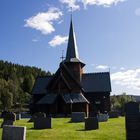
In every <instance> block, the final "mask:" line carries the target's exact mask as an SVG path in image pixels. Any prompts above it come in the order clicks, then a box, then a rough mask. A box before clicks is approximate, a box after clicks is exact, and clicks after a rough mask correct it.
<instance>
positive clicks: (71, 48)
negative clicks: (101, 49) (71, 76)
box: [63, 15, 85, 67]
mask: <svg viewBox="0 0 140 140" xmlns="http://www.w3.org/2000/svg"><path fill="white" fill-rule="evenodd" d="M63 62H72V63H74V62H75V63H80V64H81V66H82V67H84V66H85V64H84V63H83V62H82V61H80V59H79V54H78V48H77V44H76V38H75V32H74V27H73V23H72V15H71V22H70V30H69V39H68V46H67V53H66V58H65V60H64V61H63Z"/></svg>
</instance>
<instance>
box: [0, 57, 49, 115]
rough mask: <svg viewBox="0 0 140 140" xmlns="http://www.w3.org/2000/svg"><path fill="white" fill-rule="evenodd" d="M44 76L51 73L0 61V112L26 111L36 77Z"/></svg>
mask: <svg viewBox="0 0 140 140" xmlns="http://www.w3.org/2000/svg"><path fill="white" fill-rule="evenodd" d="M46 75H51V73H50V72H49V71H48V72H45V71H43V70H41V69H40V68H36V67H30V66H22V65H18V64H12V63H11V62H7V61H2V60H0V110H1V111H3V110H10V111H15V112H20V111H24V110H26V108H28V107H27V106H28V104H29V102H30V100H31V90H32V88H33V85H34V82H35V79H36V77H37V76H46Z"/></svg>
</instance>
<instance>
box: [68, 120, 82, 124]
mask: <svg viewBox="0 0 140 140" xmlns="http://www.w3.org/2000/svg"><path fill="white" fill-rule="evenodd" d="M67 123H83V121H80V122H73V121H71V120H70V121H68V122H67Z"/></svg>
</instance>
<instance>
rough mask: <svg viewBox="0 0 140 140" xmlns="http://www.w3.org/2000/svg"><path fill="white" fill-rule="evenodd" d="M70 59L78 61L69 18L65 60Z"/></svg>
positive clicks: (73, 33)
mask: <svg viewBox="0 0 140 140" xmlns="http://www.w3.org/2000/svg"><path fill="white" fill-rule="evenodd" d="M72 58H77V59H79V54H78V48H77V44H76V38H75V32H74V28H73V23H72V18H71V23H70V30H69V39H68V47H67V54H66V60H71V59H72Z"/></svg>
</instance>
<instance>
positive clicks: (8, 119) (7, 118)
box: [1, 112, 16, 127]
mask: <svg viewBox="0 0 140 140" xmlns="http://www.w3.org/2000/svg"><path fill="white" fill-rule="evenodd" d="M3 117H4V118H3V122H2V124H1V127H3V126H4V125H13V123H14V121H15V120H16V114H15V113H13V112H7V113H6V114H5V115H4V116H3Z"/></svg>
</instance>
